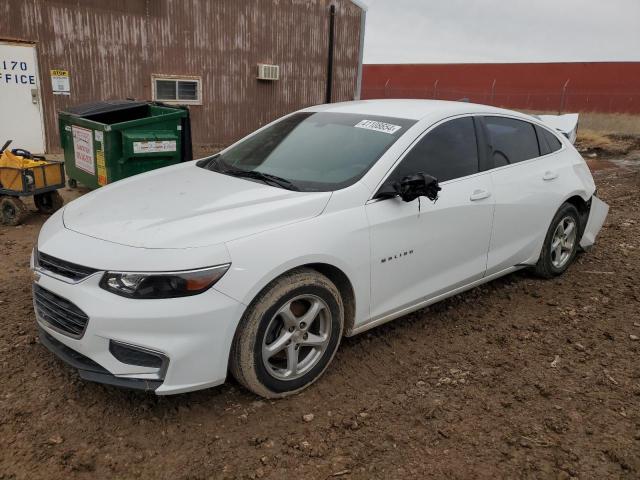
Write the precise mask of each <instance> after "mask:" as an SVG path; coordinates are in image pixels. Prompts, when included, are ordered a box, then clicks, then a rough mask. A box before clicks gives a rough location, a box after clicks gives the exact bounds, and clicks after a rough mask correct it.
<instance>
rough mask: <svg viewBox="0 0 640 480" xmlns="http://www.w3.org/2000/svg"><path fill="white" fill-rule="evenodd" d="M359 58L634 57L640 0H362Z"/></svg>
mask: <svg viewBox="0 0 640 480" xmlns="http://www.w3.org/2000/svg"><path fill="white" fill-rule="evenodd" d="M363 2H364V3H365V4H366V5H368V6H369V10H368V12H367V28H366V33H365V49H364V63H448V62H453V63H459V62H539V61H540V62H551V61H562V62H565V61H614V60H636V61H637V60H640V0H363Z"/></svg>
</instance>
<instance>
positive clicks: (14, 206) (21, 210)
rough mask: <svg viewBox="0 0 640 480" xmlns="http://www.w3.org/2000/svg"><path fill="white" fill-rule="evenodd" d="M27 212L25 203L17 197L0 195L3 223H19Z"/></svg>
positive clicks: (14, 224)
mask: <svg viewBox="0 0 640 480" xmlns="http://www.w3.org/2000/svg"><path fill="white" fill-rule="evenodd" d="M27 213H28V210H27V207H26V205H25V204H24V203H22V200H20V199H19V198H18V197H0V215H2V223H3V224H4V225H11V226H16V225H20V224H21V223H22V222H23V221H24V219H25V218H26V216H27Z"/></svg>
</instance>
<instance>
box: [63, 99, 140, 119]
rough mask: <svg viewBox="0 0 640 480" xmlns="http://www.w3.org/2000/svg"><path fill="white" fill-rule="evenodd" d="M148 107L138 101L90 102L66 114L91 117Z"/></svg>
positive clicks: (67, 111)
mask: <svg viewBox="0 0 640 480" xmlns="http://www.w3.org/2000/svg"><path fill="white" fill-rule="evenodd" d="M143 105H148V102H141V101H136V100H104V101H100V102H89V103H82V104H80V105H76V106H74V107H70V108H68V109H67V110H66V113H70V114H72V115H77V116H79V117H89V116H92V115H98V114H101V113H108V112H117V111H119V110H128V109H130V108H136V107H141V106H143Z"/></svg>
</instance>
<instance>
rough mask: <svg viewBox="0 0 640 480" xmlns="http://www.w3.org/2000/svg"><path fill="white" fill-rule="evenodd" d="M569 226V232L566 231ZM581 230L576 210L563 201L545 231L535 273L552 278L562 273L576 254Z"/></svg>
mask: <svg viewBox="0 0 640 480" xmlns="http://www.w3.org/2000/svg"><path fill="white" fill-rule="evenodd" d="M570 226H571V230H570V232H569V233H566V230H569V227H570ZM581 231H582V228H581V225H580V214H579V213H578V210H577V209H576V207H574V206H573V205H571V204H570V203H563V204H562V206H561V207H560V209H559V210H558V212H557V213H556V214H555V216H554V217H553V220H552V221H551V225H550V226H549V230H548V231H547V236H546V237H545V239H544V244H543V245H542V251H541V252H540V258H539V259H538V263H537V264H536V266H535V269H534V271H535V273H536V275H538V276H540V277H542V278H553V277H556V276H558V275H561V274H562V273H564V272H565V271H566V270H567V268H569V265H571V262H573V259H574V258H575V256H576V253H577V251H578V244H579V242H580V236H579V234H580V232H581ZM562 238H564V240H562ZM558 241H560V243H559V244H558Z"/></svg>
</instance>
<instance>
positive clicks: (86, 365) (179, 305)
mask: <svg viewBox="0 0 640 480" xmlns="http://www.w3.org/2000/svg"><path fill="white" fill-rule="evenodd" d="M101 277H102V272H97V273H95V274H93V275H91V276H89V277H87V278H86V279H84V280H82V281H81V282H78V283H75V284H72V283H67V282H64V281H62V280H60V279H57V278H54V277H52V276H49V275H47V274H46V272H42V271H37V272H36V283H37V285H38V286H39V287H41V288H44V289H46V290H48V291H50V292H53V293H55V294H56V295H58V296H60V297H63V298H64V299H67V300H68V301H69V302H72V303H73V304H75V305H76V306H77V307H78V308H80V309H81V310H82V311H83V312H85V313H86V314H87V315H88V317H89V321H88V322H87V325H86V329H85V330H84V333H83V334H82V336H81V337H80V338H72V337H70V336H68V335H65V334H64V333H61V332H60V331H59V330H58V329H56V328H54V327H53V326H52V325H51V324H49V323H47V321H46V320H45V319H44V318H43V317H42V316H41V315H40V314H39V313H38V309H37V308H35V310H36V320H37V322H38V326H39V328H40V330H41V342H42V343H43V345H45V346H46V347H47V348H49V350H51V351H53V352H54V353H55V354H56V355H58V356H59V357H60V358H62V359H63V360H64V361H66V362H67V363H69V364H71V365H72V366H74V367H75V368H77V369H78V371H79V373H80V376H81V377H82V378H85V379H87V380H92V381H97V382H101V383H107V384H111V385H117V386H121V387H129V388H139V389H143V390H149V391H153V392H155V393H156V394H158V395H165V394H173V393H181V392H187V391H191V390H197V389H201V388H207V387H212V386H215V385H219V384H221V383H223V382H224V381H225V378H226V374H227V362H228V358H229V351H230V348H231V343H232V341H233V336H234V334H235V330H236V326H237V324H238V322H239V320H240V317H241V315H242V313H243V311H244V305H242V304H240V303H239V302H237V301H236V300H233V299H231V298H230V297H228V296H226V295H224V294H223V293H221V292H218V291H217V290H215V289H214V288H211V289H209V290H207V291H206V292H204V293H202V294H199V295H195V296H191V297H183V298H172V299H161V300H135V299H128V298H124V297H120V296H118V295H114V294H112V293H109V292H107V291H105V290H103V289H101V288H100V287H99V281H100V278H101ZM34 307H35V304H34ZM114 342H116V343H117V344H121V345H125V346H132V347H134V348H137V349H139V350H141V351H147V352H154V353H155V354H157V355H158V356H159V357H160V358H163V359H164V360H165V361H163V364H162V366H155V367H151V366H143V365H133V364H131V363H124V362H122V361H120V360H119V359H118V358H116V356H115V355H114V353H113V351H112V350H113V349H112V348H110V346H112V345H113V344H114Z"/></svg>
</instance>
